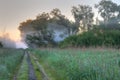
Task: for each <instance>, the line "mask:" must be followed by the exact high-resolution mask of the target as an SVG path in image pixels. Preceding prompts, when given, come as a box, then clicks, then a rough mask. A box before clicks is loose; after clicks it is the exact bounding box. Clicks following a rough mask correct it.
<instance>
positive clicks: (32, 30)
mask: <svg viewBox="0 0 120 80" xmlns="http://www.w3.org/2000/svg"><path fill="white" fill-rule="evenodd" d="M49 19H50V17H49V14H48V13H45V12H43V13H42V14H39V15H38V16H37V17H36V19H35V20H32V21H31V20H27V21H26V22H23V23H21V24H20V26H19V30H20V31H21V32H22V30H23V32H24V31H25V32H26V31H28V32H27V33H26V36H25V39H24V40H25V41H26V43H27V44H28V45H29V46H30V47H33V46H36V47H40V46H46V45H47V44H53V43H54V41H53V37H54V36H53V33H52V32H51V31H48V30H47V26H48V22H49ZM24 29H28V30H24ZM25 32H24V33H25ZM23 35H25V34H23Z"/></svg>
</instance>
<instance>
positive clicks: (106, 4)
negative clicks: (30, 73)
mask: <svg viewBox="0 0 120 80" xmlns="http://www.w3.org/2000/svg"><path fill="white" fill-rule="evenodd" d="M95 8H98V13H100V15H101V17H102V18H103V19H104V24H105V25H106V24H108V23H109V21H110V20H113V19H114V20H115V19H116V14H117V12H118V6H117V4H116V3H113V2H112V1H110V0H101V1H100V2H99V3H98V4H96V5H95Z"/></svg>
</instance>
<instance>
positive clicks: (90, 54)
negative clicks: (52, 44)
mask: <svg viewBox="0 0 120 80" xmlns="http://www.w3.org/2000/svg"><path fill="white" fill-rule="evenodd" d="M33 53H34V55H36V57H37V58H38V60H39V61H40V63H42V65H43V67H44V68H45V70H46V72H47V73H48V74H50V75H49V76H50V78H52V80H107V79H108V80H111V79H112V80H119V78H120V76H119V74H120V71H119V62H120V59H119V57H120V54H119V50H107V49H106V50H99V49H96V50H94V49H85V50H79V49H64V50H60V49H48V50H46V49H45V50H36V51H35V50H34V51H33Z"/></svg>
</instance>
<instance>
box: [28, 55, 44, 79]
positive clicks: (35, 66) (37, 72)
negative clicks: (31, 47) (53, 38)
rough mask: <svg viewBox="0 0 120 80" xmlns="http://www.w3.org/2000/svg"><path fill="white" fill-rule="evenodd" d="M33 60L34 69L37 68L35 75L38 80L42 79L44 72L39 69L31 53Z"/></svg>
mask: <svg viewBox="0 0 120 80" xmlns="http://www.w3.org/2000/svg"><path fill="white" fill-rule="evenodd" d="M30 58H31V62H32V64H33V67H34V70H35V75H36V77H37V80H42V74H41V72H40V70H39V67H38V65H37V64H36V62H35V60H34V59H33V55H31V54H30Z"/></svg>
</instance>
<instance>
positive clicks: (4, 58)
mask: <svg viewBox="0 0 120 80" xmlns="http://www.w3.org/2000/svg"><path fill="white" fill-rule="evenodd" d="M22 57H23V51H22V50H15V49H0V80H11V79H12V77H13V76H14V73H15V72H16V69H17V67H18V65H20V63H21V60H22Z"/></svg>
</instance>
